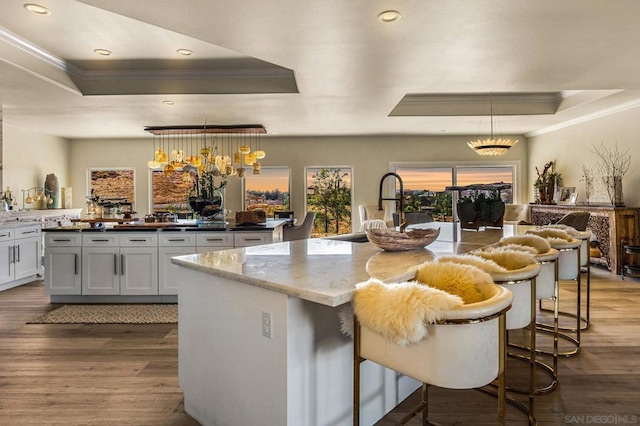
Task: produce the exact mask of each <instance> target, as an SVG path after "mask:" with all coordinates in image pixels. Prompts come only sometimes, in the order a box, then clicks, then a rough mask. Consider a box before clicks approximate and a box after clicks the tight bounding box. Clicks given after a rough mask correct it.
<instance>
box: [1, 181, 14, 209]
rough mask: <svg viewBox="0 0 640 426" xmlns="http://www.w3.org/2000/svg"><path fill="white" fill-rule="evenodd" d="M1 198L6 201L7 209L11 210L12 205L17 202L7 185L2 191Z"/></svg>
mask: <svg viewBox="0 0 640 426" xmlns="http://www.w3.org/2000/svg"><path fill="white" fill-rule="evenodd" d="M2 200H3V201H6V202H7V206H8V208H9V210H13V206H15V205H17V204H18V200H16V198H15V197H14V196H13V192H11V189H9V187H8V186H7V189H5V191H4V192H3V193H2Z"/></svg>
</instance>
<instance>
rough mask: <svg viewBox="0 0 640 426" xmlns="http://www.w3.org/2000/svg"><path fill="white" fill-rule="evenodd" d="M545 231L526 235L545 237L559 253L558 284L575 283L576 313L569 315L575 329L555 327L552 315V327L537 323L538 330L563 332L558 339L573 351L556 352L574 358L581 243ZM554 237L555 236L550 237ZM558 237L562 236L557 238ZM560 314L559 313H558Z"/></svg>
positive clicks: (578, 329)
mask: <svg viewBox="0 0 640 426" xmlns="http://www.w3.org/2000/svg"><path fill="white" fill-rule="evenodd" d="M546 231H550V230H548V229H547V230H544V229H540V230H536V231H533V230H530V231H527V233H533V234H534V235H539V236H545V235H546V238H547V241H549V244H551V247H552V248H554V249H556V250H558V251H559V252H560V256H559V257H558V282H559V283H560V282H561V281H575V283H576V299H577V300H576V308H575V309H576V312H575V314H571V315H570V316H572V317H575V318H576V327H575V328H574V327H559V326H557V325H555V321H556V318H555V317H557V315H555V313H554V325H549V324H543V323H539V324H538V328H539V329H541V330H543V331H548V332H550V333H553V332H554V328H557V329H559V330H560V331H563V332H558V333H557V334H558V337H559V338H562V339H564V340H567V341H569V342H570V343H571V344H572V345H574V346H575V348H574V349H573V350H567V351H563V352H558V355H559V356H566V357H569V356H574V355H577V354H578V353H579V352H580V345H581V343H580V330H581V327H580V325H581V324H580V322H581V319H580V318H581V316H580V310H581V293H582V273H581V265H582V259H581V257H582V256H581V246H582V241H581V240H579V239H575V238H572V237H571V236H569V234H567V233H566V232H564V231H560V232H561V234H553V233H549V232H546ZM562 234H563V235H562ZM552 235H555V236H552ZM558 235H560V236H562V238H559V237H558ZM559 314H561V312H559ZM566 332H570V333H574V334H575V336H571V335H569V334H567V333H566Z"/></svg>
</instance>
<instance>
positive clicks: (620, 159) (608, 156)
mask: <svg viewBox="0 0 640 426" xmlns="http://www.w3.org/2000/svg"><path fill="white" fill-rule="evenodd" d="M591 152H593V153H594V154H596V155H597V156H598V158H599V161H600V162H599V163H598V165H597V166H596V167H597V170H598V174H599V175H600V178H601V179H602V182H603V183H604V185H605V187H606V189H607V194H608V195H609V201H610V202H611V205H612V206H617V207H623V206H624V197H623V195H622V179H623V178H624V177H625V176H626V175H627V174H628V173H629V169H630V168H631V156H630V155H629V150H628V149H627V150H626V151H624V152H620V151H618V144H617V143H616V144H615V145H614V146H613V147H608V146H606V145H605V144H604V143H603V142H600V146H596V145H595V144H592V149H591Z"/></svg>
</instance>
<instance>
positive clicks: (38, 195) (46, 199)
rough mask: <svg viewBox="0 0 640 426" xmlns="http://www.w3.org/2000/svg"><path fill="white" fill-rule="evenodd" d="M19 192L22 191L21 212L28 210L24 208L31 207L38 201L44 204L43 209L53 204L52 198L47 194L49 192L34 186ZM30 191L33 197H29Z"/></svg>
mask: <svg viewBox="0 0 640 426" xmlns="http://www.w3.org/2000/svg"><path fill="white" fill-rule="evenodd" d="M20 191H22V210H29V208H27V207H26V206H27V205H31V204H33V203H37V202H39V201H42V202H43V203H44V204H45V208H46V206H47V205H49V204H51V203H53V198H51V195H50V194H48V192H49V190H48V189H46V188H42V187H40V186H34V187H33V188H29V189H21V190H20ZM31 191H33V196H31ZM25 194H26V196H25Z"/></svg>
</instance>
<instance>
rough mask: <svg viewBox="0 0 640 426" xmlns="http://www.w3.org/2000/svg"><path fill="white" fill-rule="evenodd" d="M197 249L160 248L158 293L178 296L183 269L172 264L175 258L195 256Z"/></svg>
mask: <svg viewBox="0 0 640 426" xmlns="http://www.w3.org/2000/svg"><path fill="white" fill-rule="evenodd" d="M195 252H196V248H195V247H160V248H159V249H158V262H159V266H158V271H159V274H158V293H159V294H178V282H179V281H180V272H181V268H179V267H178V266H177V265H174V264H173V263H171V258H172V257H173V256H182V255H184V254H193V253H195Z"/></svg>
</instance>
